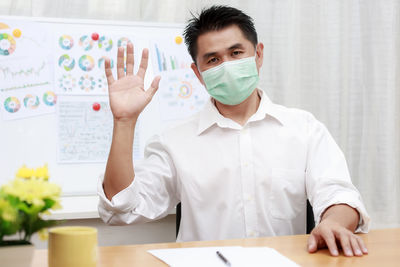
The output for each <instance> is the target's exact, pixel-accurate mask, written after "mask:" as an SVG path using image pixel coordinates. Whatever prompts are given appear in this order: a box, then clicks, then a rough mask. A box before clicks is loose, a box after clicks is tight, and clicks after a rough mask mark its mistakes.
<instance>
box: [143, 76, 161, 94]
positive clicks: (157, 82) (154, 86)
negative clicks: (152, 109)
mask: <svg viewBox="0 0 400 267" xmlns="http://www.w3.org/2000/svg"><path fill="white" fill-rule="evenodd" d="M160 80H161V76H156V77H155V78H154V80H153V82H152V83H151V85H150V88H149V89H147V91H146V93H147V94H148V96H149V97H150V99H151V98H153V96H154V95H155V93H156V92H157V90H158V86H159V85H160Z"/></svg>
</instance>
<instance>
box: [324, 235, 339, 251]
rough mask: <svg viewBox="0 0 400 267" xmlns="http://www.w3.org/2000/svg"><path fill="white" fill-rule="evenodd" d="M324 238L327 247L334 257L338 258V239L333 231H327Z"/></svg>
mask: <svg viewBox="0 0 400 267" xmlns="http://www.w3.org/2000/svg"><path fill="white" fill-rule="evenodd" d="M322 237H323V238H324V240H325V243H326V245H327V246H328V249H329V252H330V253H331V255H332V256H338V255H339V252H338V248H337V246H336V238H335V236H334V235H333V233H332V232H331V231H326V232H323V233H322Z"/></svg>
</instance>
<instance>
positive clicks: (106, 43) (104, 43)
mask: <svg viewBox="0 0 400 267" xmlns="http://www.w3.org/2000/svg"><path fill="white" fill-rule="evenodd" d="M112 47H113V41H112V39H111V38H109V37H106V36H101V37H100V39H99V48H100V49H104V50H105V51H107V52H108V51H110V50H111V49H112Z"/></svg>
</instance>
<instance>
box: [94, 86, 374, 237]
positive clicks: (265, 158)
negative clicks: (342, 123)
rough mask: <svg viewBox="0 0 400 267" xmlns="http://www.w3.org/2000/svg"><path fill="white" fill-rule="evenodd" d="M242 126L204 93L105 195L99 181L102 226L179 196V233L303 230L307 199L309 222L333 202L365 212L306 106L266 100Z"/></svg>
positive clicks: (162, 207) (364, 227)
mask: <svg viewBox="0 0 400 267" xmlns="http://www.w3.org/2000/svg"><path fill="white" fill-rule="evenodd" d="M259 94H260V96H261V101H260V106H259V108H258V110H257V112H256V113H255V114H253V116H252V117H251V118H250V119H249V120H248V122H247V123H246V124H245V125H244V126H241V125H239V124H238V123H236V122H234V121H233V120H231V119H228V118H225V117H223V116H222V115H221V114H220V113H219V112H218V110H217V109H216V107H215V105H214V104H213V102H212V100H210V101H209V102H208V103H207V104H206V106H205V107H204V109H203V110H202V111H201V112H199V113H198V114H196V115H195V116H193V117H191V118H190V119H188V120H187V121H186V122H185V123H183V124H180V125H179V126H176V127H174V128H172V129H169V130H167V131H165V132H164V133H163V134H161V135H158V136H155V137H153V138H152V139H151V140H150V141H149V142H148V144H147V146H146V149H145V155H144V159H143V160H142V161H139V162H135V179H134V181H133V182H132V183H131V185H129V186H128V187H127V188H125V189H124V190H122V191H121V192H119V193H118V194H116V195H115V196H114V197H113V198H112V200H111V201H109V200H108V199H107V198H106V197H105V194H104V191H103V186H102V180H101V179H100V181H99V184H98V193H99V196H100V203H99V213H100V216H101V218H102V219H103V220H104V221H105V222H106V223H109V224H118V225H121V224H131V223H137V222H146V221H151V220H156V219H160V218H162V217H164V216H166V215H167V214H168V213H169V212H170V211H171V210H172V209H173V208H174V207H175V206H176V205H177V204H178V203H179V202H181V203H182V218H181V224H180V230H179V234H178V238H177V241H193V240H217V239H231V238H245V237H261V236H275V235H292V234H304V233H305V231H306V203H307V202H306V201H307V197H308V199H309V200H310V203H311V205H312V206H313V211H314V215H315V220H316V222H317V223H319V221H320V219H321V214H322V213H323V212H324V211H325V209H327V208H328V207H329V206H331V205H333V204H339V203H346V204H348V205H349V206H351V207H353V208H355V209H357V211H358V212H359V214H360V222H359V226H358V228H357V231H362V232H367V231H368V228H369V216H368V214H367V212H366V210H365V207H364V205H363V203H362V201H361V196H360V194H359V192H358V191H357V189H356V188H355V187H354V186H353V184H352V182H351V179H350V175H349V172H348V168H347V165H346V160H345V158H344V155H343V153H342V151H341V150H340V148H339V147H338V145H337V144H336V143H335V141H334V140H333V138H332V137H331V135H330V134H329V132H328V130H327V129H326V127H325V126H324V125H323V124H322V123H320V122H319V121H317V120H316V119H315V118H314V117H313V115H311V114H310V113H308V112H305V111H302V110H299V109H293V108H286V107H283V106H280V105H277V104H274V103H272V102H271V101H270V100H269V98H268V97H267V96H266V94H265V93H264V92H263V91H261V90H259Z"/></svg>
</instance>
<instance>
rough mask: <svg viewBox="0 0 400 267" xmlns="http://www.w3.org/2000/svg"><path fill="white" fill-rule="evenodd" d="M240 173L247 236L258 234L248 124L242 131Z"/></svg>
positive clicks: (240, 139)
mask: <svg viewBox="0 0 400 267" xmlns="http://www.w3.org/2000/svg"><path fill="white" fill-rule="evenodd" d="M239 142H240V172H241V173H240V175H241V181H242V193H243V196H242V201H243V207H244V221H245V228H246V236H247V237H256V236H258V231H257V229H258V228H257V214H256V203H255V197H254V196H255V177H254V163H253V149H252V138H251V132H250V128H249V126H248V125H246V126H245V127H244V128H243V129H242V130H241V131H240V138H239Z"/></svg>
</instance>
